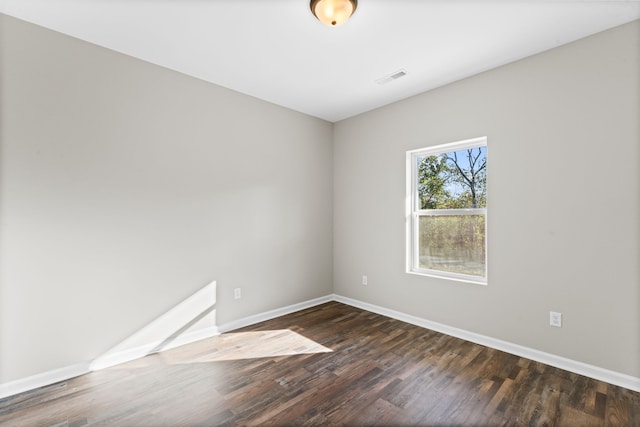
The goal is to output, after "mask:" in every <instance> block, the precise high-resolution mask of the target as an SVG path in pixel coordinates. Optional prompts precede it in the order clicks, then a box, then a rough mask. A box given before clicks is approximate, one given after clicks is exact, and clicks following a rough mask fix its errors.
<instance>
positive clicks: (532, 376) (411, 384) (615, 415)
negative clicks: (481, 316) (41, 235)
mask: <svg viewBox="0 0 640 427" xmlns="http://www.w3.org/2000/svg"><path fill="white" fill-rule="evenodd" d="M594 345H596V344H595V343H594ZM0 425H3V426H4V425H9V426H14V425H15V426H84V425H114V426H163V425H167V426H173V425H182V426H195V425H349V426H350V425H354V426H358V425H359V426H372V425H385V426H394V425H431V426H446V425H448V426H461V425H474V426H502V425H508V426H519V425H526V426H530V425H531V426H554V425H555V426H592V425H593V426H638V425H640V393H636V392H632V391H629V390H626V389H623V388H620V387H616V386H613V385H609V384H606V383H603V382H599V381H596V380H593V379H589V378H586V377H583V376H580V375H577V374H573V373H570V372H567V371H563V370H561V369H557V368H553V367H550V366H546V365H543V364H541V363H537V362H534V361H531V360H527V359H523V358H520V357H517V356H513V355H510V354H507V353H503V352H500V351H497V350H493V349H490V348H486V347H483V346H480V345H476V344H472V343H470V342H466V341H463V340H460V339H457V338H453V337H450V336H447V335H442V334H439V333H437V332H433V331H430V330H427V329H423V328H419V327H417V326H413V325H410V324H407V323H403V322H400V321H397V320H394V319H390V318H387V317H384V316H380V315H377V314H374V313H370V312H367V311H363V310H360V309H357V308H353V307H350V306H347V305H343V304H340V303H336V302H331V303H327V304H323V305H320V306H318V307H314V308H311V309H308V310H303V311H300V312H297V313H293V314H290V315H287V316H283V317H280V318H277V319H273V320H270V321H267V322H263V323H260V324H258V325H254V326H251V327H247V328H244V329H240V330H236V331H233V332H231V333H228V334H223V335H221V336H218V337H214V338H210V339H207V340H203V341H200V342H197V343H194V344H190V345H186V346H183V347H179V348H176V349H173V350H169V351H166V352H163V353H161V354H155V355H151V356H148V357H145V358H144V359H140V360H136V361H133V362H129V363H126V364H122V365H118V366H115V367H112V368H108V369H104V370H101V371H96V372H93V373H90V374H87V375H83V376H81V377H77V378H74V379H71V380H68V381H65V382H62V383H58V384H54V385H51V386H49V387H44V388H42V389H38V390H34V391H31V392H28V393H24V394H21V395H17V396H13V397H10V398H6V399H3V400H0Z"/></svg>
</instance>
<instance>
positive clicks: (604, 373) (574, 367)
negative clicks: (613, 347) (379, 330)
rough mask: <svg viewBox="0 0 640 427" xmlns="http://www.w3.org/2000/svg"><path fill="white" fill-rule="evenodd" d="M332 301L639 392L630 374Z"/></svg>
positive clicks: (346, 301) (336, 298)
mask: <svg viewBox="0 0 640 427" xmlns="http://www.w3.org/2000/svg"><path fill="white" fill-rule="evenodd" d="M333 299H334V301H338V302H341V303H343V304H347V305H351V306H353V307H357V308H361V309H363V310H367V311H371V312H373V313H377V314H381V315H383V316H387V317H391V318H393V319H397V320H401V321H403V322H407V323H411V324H413V325H416V326H420V327H422V328H426V329H431V330H433V331H436V332H440V333H443V334H446V335H451V336H453V337H456V338H460V339H463V340H466V341H471V342H474V343H476V344H480V345H484V346H486V347H490V348H494V349H496V350H501V351H504V352H507V353H511V354H514V355H516V356H520V357H525V358H527V359H531V360H535V361H536V362H541V363H544V364H546V365H550V366H554V367H556V368H560V369H564V370H566V371H570V372H574V373H576V374H580V375H584V376H585V377H589V378H594V379H596V380H599V381H604V382H607V383H609V384H614V385H617V386H620V387H624V388H627V389H629V390H633V391H640V378H638V377H633V376H631V375H627V374H622V373H620V372H616V371H611V370H608V369H604V368H600V367H598V366H593V365H589V364H586V363H582V362H578V361H576V360H572V359H567V358H566V357H561V356H556V355H555V354H551V353H545V352H543V351H540V350H535V349H533V348H529V347H524V346H521V345H518V344H513V343H510V342H507V341H502V340H499V339H496V338H491V337H488V336H485V335H480V334H476V333H474V332H469V331H466V330H463V329H458V328H454V327H452V326H447V325H443V324H442V323H437V322H432V321H430V320H426V319H422V318H420V317H416V316H412V315H410V314H406V313H402V312H399V311H395V310H390V309H388V308H384V307H380V306H377V305H373V304H369V303H366V302H363V301H359V300H355V299H352V298H347V297H343V296H340V295H333Z"/></svg>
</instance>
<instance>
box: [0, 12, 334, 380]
mask: <svg viewBox="0 0 640 427" xmlns="http://www.w3.org/2000/svg"><path fill="white" fill-rule="evenodd" d="M0 20H1V21H0V25H1V28H2V30H1V31H2V37H1V39H0V40H1V42H0V49H2V51H1V52H0V55H1V58H2V60H3V63H2V68H1V70H0V71H1V76H2V80H1V85H2V86H1V91H2V92H1V98H0V99H1V102H2V104H1V106H2V113H1V115H0V119H1V120H2V139H1V144H2V145H1V151H0V154H1V159H0V161H1V164H0V167H1V176H0V178H1V181H0V185H1V187H0V191H1V192H0V195H1V199H0V202H1V205H0V206H1V207H0V209H1V211H0V221H1V222H0V261H1V262H2V269H1V273H0V274H1V276H0V298H1V299H0V304H1V305H0V316H1V317H0V339H1V341H0V349H1V350H0V382H7V381H11V380H15V379H19V378H24V377H27V376H30V375H34V374H38V373H41V372H45V371H48V370H52V369H56V368H61V367H65V366H69V365H73V364H77V363H80V362H87V361H90V360H92V359H94V358H95V357H97V356H99V355H100V354H103V353H104V352H105V351H107V350H108V349H110V348H111V347H113V346H114V345H116V344H118V343H119V342H121V341H122V340H124V339H125V338H127V337H128V336H130V335H131V334H132V333H134V332H136V331H137V330H139V329H140V328H141V327H143V326H145V325H146V324H148V323H149V322H150V321H152V320H154V319H155V318H156V317H158V316H159V315H161V314H163V313H165V312H166V311H167V310H169V309H171V308H172V307H174V306H175V305H176V304H178V303H180V302H181V301H182V300H184V299H185V298H187V297H189V296H190V295H192V294H194V293H195V292H197V291H198V290H200V289H202V288H203V287H204V286H205V285H207V284H208V283H210V282H211V281H213V280H215V281H217V303H216V317H217V322H218V324H223V323H225V322H230V321H232V320H235V319H239V318H242V317H245V316H248V315H250V314H255V313H260V312H264V311H267V310H270V309H274V308H280V307H284V306H287V305H290V304H293V303H298V302H301V301H306V300H309V299H312V298H316V297H320V296H325V295H328V294H330V293H331V292H332V280H333V279H332V270H333V267H332V174H333V169H332V162H333V157H332V144H331V141H332V125H331V124H330V123H328V122H324V121H321V120H318V119H315V118H311V117H309V116H305V115H303V114H299V113H296V112H293V111H290V110H287V109H284V108H281V107H277V106H274V105H272V104H268V103H266V102H263V101H260V100H257V99H254V98H251V97H248V96H244V95H241V94H238V93H236V92H232V91H230V90H226V89H224V88H220V87H217V86H215V85H212V84H208V83H205V82H203V81H200V80H197V79H194V78H190V77H187V76H184V75H181V74H178V73H175V72H173V71H170V70H167V69H163V68H160V67H157V66H154V65H151V64H148V63H145V62H142V61H139V60H136V59H133V58H130V57H127V56H124V55H121V54H118V53H115V52H112V51H109V50H106V49H103V48H100V47H97V46H94V45H91V44H88V43H85V42H82V41H79V40H76V39H72V38H70V37H66V36H64V35H61V34H58V33H55V32H52V31H49V30H46V29H43V28H40V27H36V26H34V25H31V24H27V23H24V22H21V21H18V20H16V19H13V18H9V17H6V16H2V15H0ZM235 287H241V288H242V291H243V298H242V299H240V300H234V299H233V288H235Z"/></svg>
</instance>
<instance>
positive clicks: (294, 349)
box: [162, 329, 333, 363]
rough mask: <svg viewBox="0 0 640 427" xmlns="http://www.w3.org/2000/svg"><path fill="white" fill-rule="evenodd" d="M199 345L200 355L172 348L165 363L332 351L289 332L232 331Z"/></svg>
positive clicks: (287, 330)
mask: <svg viewBox="0 0 640 427" xmlns="http://www.w3.org/2000/svg"><path fill="white" fill-rule="evenodd" d="M199 344H200V349H201V350H203V351H202V353H201V355H200V356H195V357H194V355H193V354H190V355H188V354H187V353H186V352H182V351H179V349H173V350H170V351H167V352H165V353H163V354H162V359H163V360H164V362H165V363H206V362H219V361H224V360H241V359H258V358H265V357H277V356H293V355H298V354H312V353H329V352H332V351H333V350H331V349H330V348H327V347H325V346H323V345H321V344H318V343H317V342H315V341H313V340H311V339H309V338H306V337H304V336H302V335H300V334H299V333H297V332H294V331H292V330H290V329H278V330H271V331H249V332H230V333H226V334H222V335H219V336H217V337H213V338H210V339H207V340H204V341H201V342H200V343H199ZM203 344H204V345H206V350H205V349H204V348H203V347H204V345H203Z"/></svg>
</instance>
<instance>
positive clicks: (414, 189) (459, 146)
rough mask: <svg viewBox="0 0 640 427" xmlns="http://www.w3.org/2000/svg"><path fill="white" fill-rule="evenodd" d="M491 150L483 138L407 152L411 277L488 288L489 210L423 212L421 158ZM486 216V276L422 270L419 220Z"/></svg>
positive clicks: (434, 210)
mask: <svg viewBox="0 0 640 427" xmlns="http://www.w3.org/2000/svg"><path fill="white" fill-rule="evenodd" d="M478 147H485V148H487V137H486V136H483V137H479V138H473V139H467V140H464V141H458V142H452V143H448V144H441V145H436V146H432V147H427V148H420V149H417V150H411V151H407V154H406V161H407V166H406V171H407V184H406V188H407V194H406V241H407V248H406V262H407V266H406V271H407V273H409V274H418V275H421V276H430V277H438V278H442V279H448V280H456V281H459V282H467V283H476V284H479V285H486V284H487V277H488V263H487V256H488V254H487V252H488V251H487V249H488V234H487V224H488V221H487V208H477V209H419V206H420V205H419V202H418V182H417V178H418V157H425V156H434V155H440V154H443V153H449V152H453V151H459V150H464V149H468V148H478ZM478 214H480V215H484V219H485V221H484V227H485V229H484V244H485V260H484V265H485V276H484V277H479V276H473V275H469V274H462V273H452V272H448V271H441V270H431V269H426V268H420V267H419V263H418V254H419V249H418V245H419V236H418V219H419V218H420V217H421V216H425V215H478Z"/></svg>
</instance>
